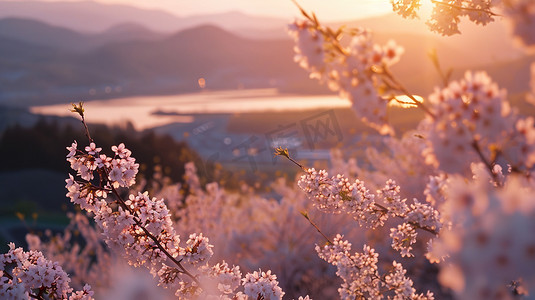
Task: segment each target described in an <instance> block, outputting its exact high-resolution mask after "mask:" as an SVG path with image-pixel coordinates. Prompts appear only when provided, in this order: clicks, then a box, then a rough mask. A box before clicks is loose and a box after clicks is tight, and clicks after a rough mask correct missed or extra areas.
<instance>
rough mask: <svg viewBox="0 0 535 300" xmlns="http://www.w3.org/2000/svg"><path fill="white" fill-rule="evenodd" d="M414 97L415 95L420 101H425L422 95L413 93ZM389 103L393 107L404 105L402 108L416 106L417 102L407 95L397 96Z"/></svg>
mask: <svg viewBox="0 0 535 300" xmlns="http://www.w3.org/2000/svg"><path fill="white" fill-rule="evenodd" d="M412 97H414V98H415V99H416V100H418V101H419V102H420V103H423V102H424V98H423V97H421V96H418V95H412ZM389 105H390V106H393V107H402V108H412V107H416V104H415V103H414V101H413V100H412V99H411V98H410V97H409V96H407V95H399V96H396V97H395V98H394V99H393V100H392V101H390V102H389Z"/></svg>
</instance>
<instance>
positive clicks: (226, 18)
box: [0, 1, 534, 106]
mask: <svg viewBox="0 0 535 300" xmlns="http://www.w3.org/2000/svg"><path fill="white" fill-rule="evenodd" d="M8 16H9V17H8ZM60 16H61V18H60ZM2 17H5V18H3V19H0V104H1V103H4V104H10V105H22V106H25V105H31V104H46V103H52V102H71V101H77V100H89V99H98V98H99V99H102V98H112V97H120V96H125V95H140V94H170V93H182V92H191V91H198V90H199V86H198V83H197V80H198V79H199V78H205V79H206V82H207V88H210V89H235V88H264V87H276V88H279V89H281V90H284V91H291V92H296V93H316V92H326V89H325V88H324V87H320V86H319V85H318V84H317V83H316V82H314V81H312V80H310V79H308V74H307V73H306V72H305V71H304V70H301V69H300V68H299V66H298V65H297V64H296V63H294V62H293V56H294V53H293V42H292V40H291V39H290V38H289V37H288V36H287V34H286V33H285V30H284V29H283V26H284V23H286V20H279V19H274V18H259V17H255V16H247V15H243V14H241V13H228V14H219V15H208V16H198V17H187V18H185V17H182V18H181V17H177V16H174V15H171V14H169V13H166V12H162V11H155V10H142V9H137V8H132V7H128V6H124V5H104V4H99V3H96V2H27V1H17V2H0V18H2ZM94 20H98V22H95V21H94ZM347 23H349V24H350V25H351V26H365V27H370V28H372V29H374V30H375V32H376V38H377V41H379V42H386V41H387V40H388V39H389V38H394V39H395V40H396V41H397V42H398V43H399V44H401V45H403V46H404V47H405V54H404V57H403V59H402V60H401V62H400V63H399V65H397V66H396V67H395V68H394V71H395V72H396V74H397V75H398V76H399V77H400V79H401V80H402V81H403V82H405V83H406V85H407V86H408V87H409V88H410V89H411V90H412V91H414V92H415V93H420V94H426V93H428V92H430V91H431V90H432V87H433V86H434V85H436V84H437V83H438V82H439V81H438V76H437V75H436V72H435V70H434V68H433V66H432V64H431V62H430V61H429V59H427V56H426V53H427V51H429V49H432V48H435V49H438V54H439V57H440V61H441V64H442V65H443V66H444V67H445V68H447V67H453V68H454V70H455V73H454V74H455V75H456V76H457V77H458V76H460V75H461V74H462V72H464V69H465V68H477V69H486V70H488V71H489V72H490V73H491V75H492V76H494V77H495V78H496V79H497V81H499V82H502V81H500V80H503V84H502V86H504V87H507V88H509V89H510V91H511V92H521V91H524V90H526V89H527V86H528V77H526V76H527V74H529V64H530V62H532V61H534V57H533V56H526V55H524V54H523V53H522V52H521V51H520V50H519V49H517V48H515V47H514V45H513V42H512V40H511V39H510V38H509V37H508V34H507V28H506V27H505V26H504V24H501V23H494V24H491V25H489V26H488V27H486V28H484V27H476V26H465V28H463V32H464V34H463V35H461V36H457V37H453V38H443V37H439V36H436V35H434V34H431V33H430V32H429V31H427V29H426V28H425V27H424V26H423V25H422V24H421V22H420V23H418V22H415V21H407V20H402V19H401V18H399V17H397V16H392V15H388V16H384V17H377V18H371V19H366V20H359V21H352V22H347ZM208 24H210V25H208ZM243 28H247V30H244V29H243ZM392 28H394V29H392ZM498 79H499V80H498Z"/></svg>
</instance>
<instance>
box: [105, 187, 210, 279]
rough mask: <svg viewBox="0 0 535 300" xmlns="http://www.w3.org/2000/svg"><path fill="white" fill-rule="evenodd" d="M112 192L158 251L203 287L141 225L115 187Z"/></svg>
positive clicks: (135, 214) (135, 213)
mask: <svg viewBox="0 0 535 300" xmlns="http://www.w3.org/2000/svg"><path fill="white" fill-rule="evenodd" d="M112 192H113V194H114V195H115V197H117V200H118V202H119V204H120V205H121V207H122V208H123V209H126V210H128V211H129V212H130V213H131V214H132V215H133V216H134V221H135V222H136V225H137V226H138V227H139V228H141V230H143V232H144V233H145V235H147V236H148V237H149V238H150V239H151V240H153V241H154V243H155V244H156V247H158V249H160V251H162V252H163V253H164V254H165V256H167V257H168V258H169V259H170V260H171V261H172V262H173V263H174V264H175V265H177V266H178V268H180V271H181V272H182V273H184V274H185V275H187V276H188V277H190V278H191V279H192V280H193V281H195V283H197V284H198V285H199V286H201V284H200V282H199V280H198V279H197V277H195V276H194V275H193V274H191V273H190V272H188V270H186V268H184V266H183V265H182V264H181V262H180V260H177V259H176V258H175V257H173V256H172V255H171V254H170V253H169V251H167V250H166V249H165V248H164V247H163V246H162V245H161V244H160V242H159V241H158V238H157V237H155V236H154V235H153V234H152V233H150V232H149V231H148V230H147V228H145V226H143V224H142V223H141V221H140V220H139V216H138V215H137V212H135V211H133V210H132V209H131V208H130V207H128V206H127V205H126V203H125V201H124V199H123V198H122V197H121V195H120V194H119V192H118V191H117V189H115V188H114V187H112Z"/></svg>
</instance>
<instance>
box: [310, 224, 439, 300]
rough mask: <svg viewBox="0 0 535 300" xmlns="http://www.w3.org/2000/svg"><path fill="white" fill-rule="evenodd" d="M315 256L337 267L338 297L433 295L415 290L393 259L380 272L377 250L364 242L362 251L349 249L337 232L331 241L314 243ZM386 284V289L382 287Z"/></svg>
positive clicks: (428, 297) (347, 243) (414, 297)
mask: <svg viewBox="0 0 535 300" xmlns="http://www.w3.org/2000/svg"><path fill="white" fill-rule="evenodd" d="M316 251H317V252H318V255H319V257H321V258H322V259H324V260H325V261H327V262H328V263H330V264H332V265H334V266H336V267H337V270H338V271H337V272H336V274H337V275H338V276H339V277H340V278H342V280H343V283H342V285H341V287H340V288H339V289H338V292H339V294H340V298H341V299H384V298H385V295H388V294H389V293H392V294H393V295H392V296H390V295H388V299H421V300H424V299H427V300H433V299H435V298H434V296H433V293H431V292H429V291H428V292H427V293H426V294H425V295H424V294H416V290H415V289H414V288H413V287H412V285H413V282H412V280H410V279H409V278H407V277H406V276H405V273H406V270H405V269H403V266H402V265H401V264H398V263H396V262H395V261H394V263H393V266H394V268H393V270H389V271H387V272H386V273H385V274H383V275H380V272H379V268H378V266H377V264H378V262H379V254H378V253H376V252H375V250H374V249H373V248H371V247H370V246H367V245H364V247H363V252H361V253H358V252H357V253H354V254H352V253H351V243H349V242H348V241H347V240H344V239H343V236H341V235H337V236H336V237H335V238H334V240H333V242H332V244H331V243H328V244H327V245H325V246H323V247H320V246H316ZM385 288H386V291H385Z"/></svg>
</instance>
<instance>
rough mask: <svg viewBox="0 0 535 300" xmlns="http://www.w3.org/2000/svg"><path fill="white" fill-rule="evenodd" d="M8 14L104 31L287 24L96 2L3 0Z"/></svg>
mask: <svg viewBox="0 0 535 300" xmlns="http://www.w3.org/2000/svg"><path fill="white" fill-rule="evenodd" d="M6 17H18V18H27V19H34V20H38V21H42V22H45V23H48V24H52V25H55V26H61V27H66V28H69V29H71V30H76V31H80V32H84V33H97V32H102V31H105V30H107V29H109V28H111V27H113V26H116V25H119V24H124V23H137V24H140V25H142V26H143V27H146V28H148V29H150V30H152V31H158V32H167V33H170V32H174V31H178V30H183V29H186V28H188V27H195V26H199V25H201V24H213V25H217V26H219V27H221V28H224V29H228V30H238V29H244V30H247V29H250V30H256V29H266V28H270V29H272V28H278V30H279V29H280V30H281V31H283V30H284V26H285V24H286V23H287V20H284V19H277V18H271V17H263V16H250V15H246V14H243V13H240V12H227V13H221V14H210V15H201V16H187V17H186V16H183V17H180V16H176V15H173V14H171V13H168V12H165V11H163V10H156V9H141V8H136V7H133V6H128V5H122V4H103V3H100V2H95V1H76V2H61V1H58V2H48V1H46V2H44V1H24V0H23V1H0V18H6ZM95 20H98V21H95Z"/></svg>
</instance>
